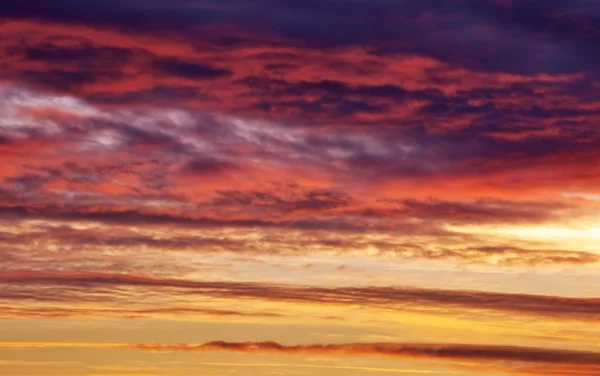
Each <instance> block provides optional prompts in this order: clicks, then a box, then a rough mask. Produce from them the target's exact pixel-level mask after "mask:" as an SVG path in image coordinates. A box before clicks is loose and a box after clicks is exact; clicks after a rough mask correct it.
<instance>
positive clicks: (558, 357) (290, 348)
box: [128, 341, 600, 366]
mask: <svg viewBox="0 0 600 376" xmlns="http://www.w3.org/2000/svg"><path fill="white" fill-rule="evenodd" d="M128 347H131V348H134V349H138V350H145V351H183V352H195V351H198V352H202V351H215V350H222V351H234V352H246V353H280V354H324V355H325V354H327V355H385V356H392V357H400V358H426V359H427V358H441V359H452V360H471V361H501V362H528V363H548V364H574V365H589V366H598V365H600V353H597V352H591V351H572V350H555V349H548V348H532V347H519V346H492V345H453V344H410V343H352V344H325V345H296V346H294V345H284V344H280V343H277V342H270V341H268V342H225V341H214V342H208V343H204V344H200V345H186V344H173V345H172V344H138V345H130V346H128Z"/></svg>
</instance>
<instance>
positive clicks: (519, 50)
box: [0, 0, 600, 74]
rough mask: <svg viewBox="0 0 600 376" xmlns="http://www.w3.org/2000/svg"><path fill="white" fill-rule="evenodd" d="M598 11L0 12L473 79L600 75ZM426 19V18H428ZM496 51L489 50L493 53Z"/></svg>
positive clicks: (379, 7) (130, 6)
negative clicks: (305, 46) (231, 33)
mask: <svg viewBox="0 0 600 376" xmlns="http://www.w3.org/2000/svg"><path fill="white" fill-rule="evenodd" d="M599 14H600V9H598V7H597V6H596V5H594V4H593V3H590V2H585V1H583V0H576V1H563V0H554V1H541V0H534V1H527V2H525V3H520V2H509V1H507V2H500V1H492V0H485V1H479V0H477V1H476V0H461V1H454V2H451V3H448V2H444V1H442V0H427V1H421V2H418V3H410V4H408V3H397V2H396V3H394V2H389V1H383V0H380V1H366V0H359V1H352V2H350V3H348V2H341V1H339V0H327V1H319V2H316V1H308V2H307V1H296V0H294V1H286V2H285V3H281V2H273V1H271V0H261V1H258V2H250V1H247V0H229V1H221V2H218V4H217V3H216V2H215V1H212V0H203V1H196V2H194V3H190V2H178V3H173V2H168V1H165V0H162V1H157V2H152V4H151V5H150V4H146V3H141V2H138V1H133V0H126V1H121V2H117V1H108V2H103V3H102V4H100V3H95V2H91V1H83V0H79V1H75V2H73V1H66V0H60V1H55V2H52V3H48V2H43V1H39V0H23V1H20V2H18V3H12V4H10V5H6V6H3V7H2V8H1V9H0V15H2V16H4V17H9V18H41V19H45V20H55V21H63V22H71V23H86V24H92V25H99V26H113V27H118V28H121V29H136V30H145V31H148V32H156V31H157V30H161V29H162V30H165V29H168V30H176V31H180V32H186V31H189V30H191V29H194V30H197V28H198V27H199V26H205V25H220V24H229V25H237V26H238V27H240V28H242V29H245V30H251V31H258V30H264V29H267V30H269V31H270V32H272V33H276V34H278V35H280V36H284V37H287V38H292V39H295V40H297V41H301V42H304V43H309V44H311V45H314V46H319V47H323V46H328V47H331V46H342V45H351V44H361V45H368V46H370V47H373V48H374V49H375V51H377V52H379V53H390V52H404V53H406V52H409V53H418V54H423V55H426V56H432V57H435V58H436V59H439V60H441V61H446V62H449V63H452V64H460V65H463V66H466V67H469V68H472V69H483V70H488V71H504V72H506V71H509V72H516V73H523V74H535V73H542V72H546V73H559V72H578V71H594V72H595V71H597V70H598V65H597V63H596V61H597V55H596V54H595V53H594V52H593V51H594V50H593V49H592V48H591V47H593V46H594V45H596V44H597V42H598V38H599V35H600V32H599V30H598V27H599V26H598V25H599V24H600V22H599V21H598V20H599V19H600V16H599ZM425 15H427V17H425ZM492 46H493V47H492Z"/></svg>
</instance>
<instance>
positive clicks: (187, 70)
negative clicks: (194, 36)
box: [154, 58, 232, 79]
mask: <svg viewBox="0 0 600 376" xmlns="http://www.w3.org/2000/svg"><path fill="white" fill-rule="evenodd" d="M154 64H155V66H156V67H157V69H158V70H160V71H163V72H165V73H167V74H169V75H174V76H181V77H185V78H190V79H214V78H223V77H228V76H231V74H232V72H231V71H229V70H227V69H223V68H218V67H214V66H211V65H206V64H198V63H193V62H189V61H185V60H180V59H175V58H170V59H169V58H163V59H159V60H157V61H155V62H154Z"/></svg>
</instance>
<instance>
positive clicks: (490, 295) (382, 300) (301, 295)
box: [0, 270, 600, 321]
mask: <svg viewBox="0 0 600 376" xmlns="http://www.w3.org/2000/svg"><path fill="white" fill-rule="evenodd" d="M0 284H4V285H6V286H12V287H14V289H7V290H6V291H5V292H4V293H3V295H2V296H1V297H2V298H3V299H9V300H14V301H18V300H19V299H34V300H35V299H38V297H39V298H40V300H42V301H43V300H47V299H49V301H52V300H53V299H54V300H56V301H59V302H60V301H61V300H64V301H76V300H78V299H79V298H80V297H85V296H87V297H92V296H93V295H92V294H91V293H92V291H107V292H110V291H113V292H114V293H115V294H116V293H117V290H118V289H119V288H123V287H138V288H144V289H148V290H149V291H153V290H156V291H159V292H160V291H162V292H164V291H165V290H164V289H167V290H169V289H175V290H173V292H172V293H175V292H176V291H178V292H179V293H181V294H183V296H193V295H198V296H207V297H211V298H230V299H240V298H244V299H248V298H252V299H259V300H266V301H274V302H296V303H311V304H320V305H323V304H333V305H353V306H363V307H371V308H376V309H381V308H384V309H397V310H411V311H415V310H416V311H421V310H428V309H434V310H442V311H444V312H451V311H457V312H458V311H461V312H463V311H464V310H470V311H473V312H489V313H493V312H497V313H513V314H520V315H532V316H537V317H541V318H553V319H570V320H585V321H587V320H591V321H595V320H597V319H598V318H600V317H599V315H598V312H599V311H598V310H599V304H600V303H599V302H598V300H597V299H593V298H568V297H558V296H545V295H528V294H509V293H494V292H483V291H461V290H436V289H418V288H409V287H375V286H373V287H369V286H366V287H317V286H300V285H299V286H292V285H284V284H266V283H252V282H211V281H195V280H182V279H160V278H152V277H144V276H135V275H126V274H114V273H113V274H108V273H102V272H97V273H85V272H37V271H18V270H15V271H6V272H4V273H3V274H2V276H0ZM40 286H44V287H52V286H63V287H65V288H66V289H65V290H64V294H65V295H62V293H60V290H55V294H57V295H46V294H45V293H44V292H43V290H41V291H40V290H39V289H38V288H37V287H40ZM105 289H108V290H105ZM11 291H13V292H12V293H11ZM109 296H110V295H109ZM107 298H108V296H106V297H104V299H103V301H104V304H108V300H107ZM114 298H116V299H118V295H115V296H114Z"/></svg>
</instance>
